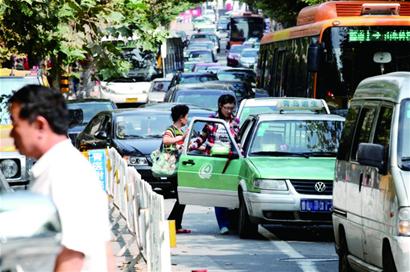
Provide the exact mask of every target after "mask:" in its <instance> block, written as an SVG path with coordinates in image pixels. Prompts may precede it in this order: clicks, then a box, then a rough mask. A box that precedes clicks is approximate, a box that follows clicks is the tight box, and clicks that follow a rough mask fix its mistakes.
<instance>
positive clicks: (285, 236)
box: [263, 225, 334, 242]
mask: <svg viewBox="0 0 410 272" xmlns="http://www.w3.org/2000/svg"><path fill="white" fill-rule="evenodd" d="M263 227H264V228H265V229H267V230H269V232H271V233H272V234H273V235H274V236H275V237H277V239H278V240H284V241H304V242H334V235H333V227H332V226H284V225H263Z"/></svg>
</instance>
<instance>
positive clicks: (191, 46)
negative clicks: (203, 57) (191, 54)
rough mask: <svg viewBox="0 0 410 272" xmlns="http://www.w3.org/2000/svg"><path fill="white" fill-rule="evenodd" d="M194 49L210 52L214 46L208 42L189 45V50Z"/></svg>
mask: <svg viewBox="0 0 410 272" xmlns="http://www.w3.org/2000/svg"><path fill="white" fill-rule="evenodd" d="M195 48H201V49H209V50H212V49H213V48H214V45H213V44H212V42H209V43H208V42H195V43H191V44H189V49H195ZM189 49H188V50H189Z"/></svg>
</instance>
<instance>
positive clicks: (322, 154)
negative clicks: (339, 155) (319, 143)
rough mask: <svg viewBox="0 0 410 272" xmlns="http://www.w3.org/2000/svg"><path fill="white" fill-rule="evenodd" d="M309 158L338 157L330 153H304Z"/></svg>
mask: <svg viewBox="0 0 410 272" xmlns="http://www.w3.org/2000/svg"><path fill="white" fill-rule="evenodd" d="M303 154H305V155H306V156H308V157H311V156H312V157H336V152H329V151H323V152H320V151H314V152H303Z"/></svg>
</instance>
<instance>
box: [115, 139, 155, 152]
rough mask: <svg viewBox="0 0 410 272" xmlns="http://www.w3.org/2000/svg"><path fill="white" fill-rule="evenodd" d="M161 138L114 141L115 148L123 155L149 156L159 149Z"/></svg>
mask: <svg viewBox="0 0 410 272" xmlns="http://www.w3.org/2000/svg"><path fill="white" fill-rule="evenodd" d="M161 141H162V139H161V138H149V139H126V140H119V139H115V140H113V142H114V145H115V148H116V149H117V150H118V152H119V153H120V154H122V155H149V154H151V152H152V151H154V150H155V149H157V148H159V147H160V145H161Z"/></svg>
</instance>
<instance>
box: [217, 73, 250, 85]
mask: <svg viewBox="0 0 410 272" xmlns="http://www.w3.org/2000/svg"><path fill="white" fill-rule="evenodd" d="M218 79H219V80H240V81H247V82H255V76H254V75H252V74H250V73H247V72H239V71H238V72H237V71H235V72H232V71H224V70H222V71H219V72H218Z"/></svg>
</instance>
